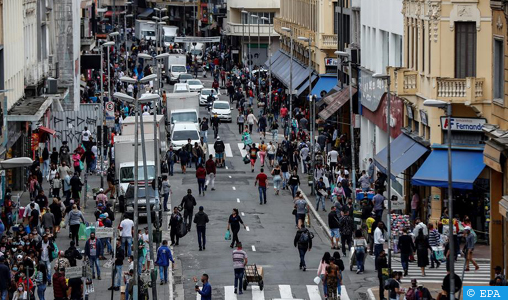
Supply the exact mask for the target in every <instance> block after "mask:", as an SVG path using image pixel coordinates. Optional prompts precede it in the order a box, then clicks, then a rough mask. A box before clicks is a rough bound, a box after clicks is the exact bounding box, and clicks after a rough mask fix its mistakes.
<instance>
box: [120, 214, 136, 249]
mask: <svg viewBox="0 0 508 300" xmlns="http://www.w3.org/2000/svg"><path fill="white" fill-rule="evenodd" d="M124 218H125V219H123V221H122V222H121V223H120V226H119V229H120V237H121V238H122V248H123V250H124V251H125V252H126V253H127V256H131V255H132V249H131V248H132V233H133V228H134V222H133V221H132V220H131V219H129V217H128V216H127V215H125V216H124Z"/></svg>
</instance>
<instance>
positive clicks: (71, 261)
mask: <svg viewBox="0 0 508 300" xmlns="http://www.w3.org/2000/svg"><path fill="white" fill-rule="evenodd" d="M64 257H65V258H67V259H68V260H69V264H70V265H71V266H75V265H76V258H75V257H74V251H73V250H72V249H67V250H65V252H64Z"/></svg>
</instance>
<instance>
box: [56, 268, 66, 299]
mask: <svg viewBox="0 0 508 300" xmlns="http://www.w3.org/2000/svg"><path fill="white" fill-rule="evenodd" d="M67 290H68V287H67V281H66V280H65V269H64V268H61V269H59V270H58V271H57V272H55V274H53V295H54V297H55V300H65V299H67Z"/></svg>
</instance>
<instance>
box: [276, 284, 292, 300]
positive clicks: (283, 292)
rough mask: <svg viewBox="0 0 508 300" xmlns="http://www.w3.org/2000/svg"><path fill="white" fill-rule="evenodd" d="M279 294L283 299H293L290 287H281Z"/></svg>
mask: <svg viewBox="0 0 508 300" xmlns="http://www.w3.org/2000/svg"><path fill="white" fill-rule="evenodd" d="M279 292H280V297H281V298H282V299H293V294H292V293H291V286H290V285H279Z"/></svg>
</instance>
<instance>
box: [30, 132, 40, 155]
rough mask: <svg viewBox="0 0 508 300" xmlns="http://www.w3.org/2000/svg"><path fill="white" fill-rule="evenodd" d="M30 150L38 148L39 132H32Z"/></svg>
mask: <svg viewBox="0 0 508 300" xmlns="http://www.w3.org/2000/svg"><path fill="white" fill-rule="evenodd" d="M31 146H32V147H31V148H32V151H35V150H37V148H39V134H38V133H32V145H31Z"/></svg>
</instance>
